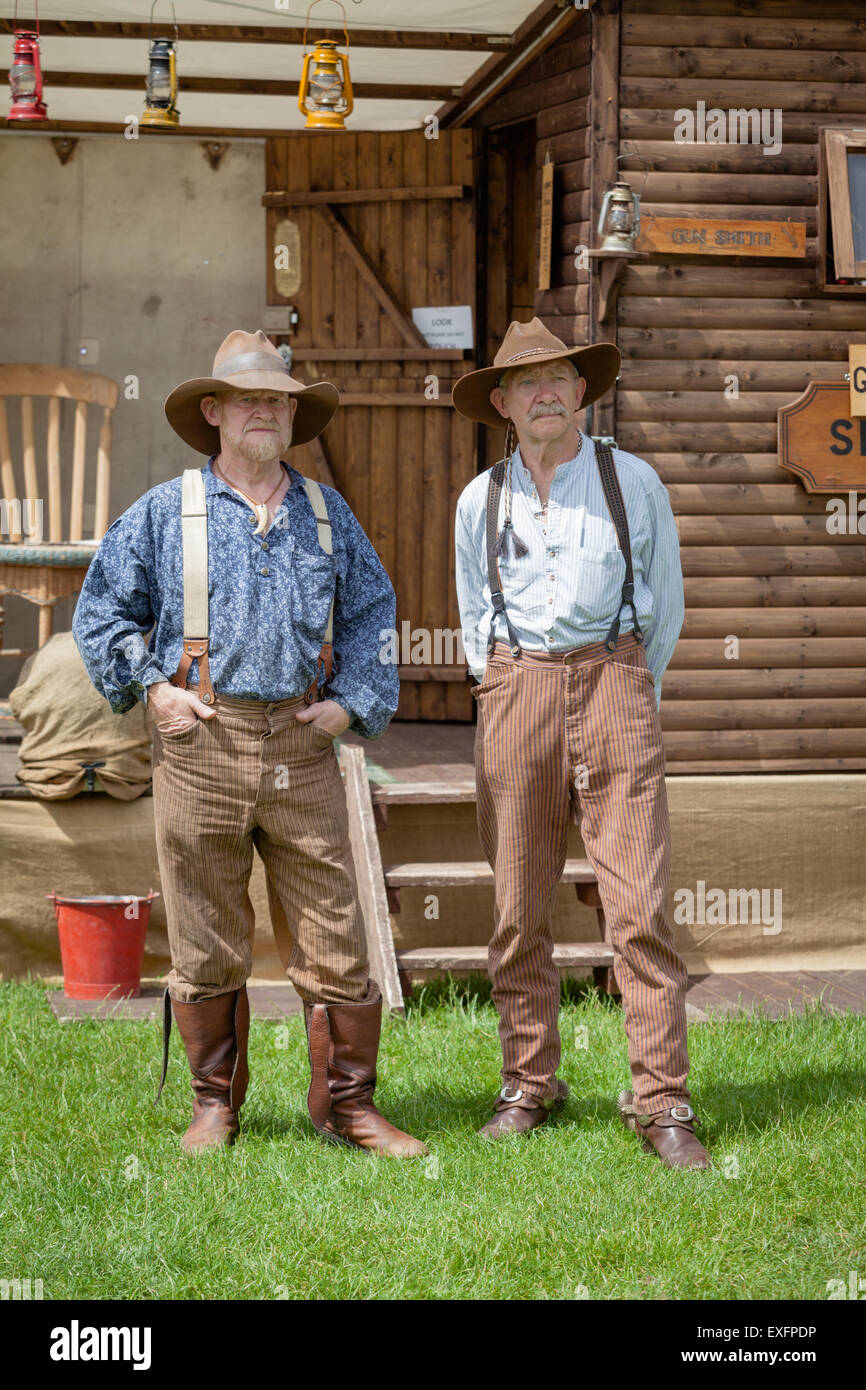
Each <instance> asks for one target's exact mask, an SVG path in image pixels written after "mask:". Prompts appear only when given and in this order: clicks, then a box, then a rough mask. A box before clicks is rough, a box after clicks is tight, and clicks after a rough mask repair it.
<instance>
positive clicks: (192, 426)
mask: <svg viewBox="0 0 866 1390" xmlns="http://www.w3.org/2000/svg"><path fill="white" fill-rule="evenodd" d="M338 403H339V394H338V392H337V389H336V387H335V386H333V385H332V384H331V383H330V382H317V383H316V384H314V385H311V386H304V385H302V384H301V382H299V381H296V380H295V379H294V378H293V377H292V376H291V374H290V372H289V369H288V367H287V365H286V363H285V361H284V359H283V358H282V356H281V355H280V354H279V353H278V352H277V350H276V348H274V347H273V346H272V344H271V343H270V341H269V339H268V338H267V337H266V336H265V334H264V333H262V332H259V333H254V334H250V333H244V332H242V331H240V330H239V331H236V332H234V333H230V334H229V335H228V337H227V338H226V339H225V341H224V342H223V343H222V345H221V347H220V348H219V350H218V352H217V354H216V358H215V359H214V364H213V371H212V373H211V376H210V377H199V378H195V379H194V380H192V381H186V382H183V383H182V384H181V385H180V386H178V387H176V388H175V390H174V391H172V392H171V394H170V395H169V397H168V399H167V400H166V403H165V413H166V416H167V418H168V421H169V424H170V425H171V426H172V428H173V429H174V430H175V432H176V433H177V434H178V435H180V437H181V439H183V441H184V442H185V443H186V444H188V445H189V446H190V447H191V448H193V449H195V450H197V451H198V452H199V453H200V454H205V455H207V456H208V462H207V465H206V466H205V467H203V468H201V469H200V470H198V469H196V470H190V471H188V473H187V474H185V475H184V477H183V479H181V478H172V479H171V480H170V481H169V482H167V483H161V484H160V485H159V486H157V487H154V488H152V489H151V490H150V492H147V493H145V495H144V496H143V497H141V498H139V500H138V501H137V502H135V503H134V504H133V505H132V506H131V507H130V508H129V509H128V511H126V512H124V513H123V515H122V516H121V517H120V518H119V519H118V520H117V521H115V522H114V524H113V525H112V526H111V527H109V529H108V531H107V532H106V534H105V537H104V539H103V541H102V543H101V545H100V547H99V551H98V552H97V555H96V556H95V558H94V560H93V562H92V564H91V566H90V568H89V570H88V572H87V577H86V579H85V582H84V587H83V589H82V591H81V597H80V598H79V601H78V606H77V608H76V610H75V617H74V620H73V633H74V635H75V640H76V642H77V643H78V647H79V650H80V652H81V655H82V658H83V660H84V663H85V665H86V667H87V670H88V672H89V674H90V678H91V680H92V681H93V683H94V685H95V686H96V688H97V690H99V691H100V693H101V694H103V695H104V696H105V698H106V699H107V700H108V702H109V704H110V705H111V707H112V709H113V710H115V711H116V712H117V713H121V714H122V713H123V712H124V711H125V710H128V709H131V708H132V706H133V705H134V703H135V701H136V700H141V701H142V702H143V703H145V704H146V705H147V708H148V709H149V710H150V711H151V712H152V715H153V720H154V726H155V727H154V767H153V799H154V820H155V825H156V838H157V850H158V854H159V866H160V876H161V880H162V882H161V887H162V892H163V896H164V900H165V906H166V915H167V919H168V933H169V945H170V948H171V958H172V969H171V972H170V974H169V977H168V989H167V990H166V993H165V1001H164V1005H165V1007H164V1022H165V1032H164V1045H163V1075H162V1080H163V1081H164V1080H165V1065H166V1062H167V1058H168V1039H169V1033H170V1028H171V1018H172V1010H173V1012H174V1018H175V1020H176V1022H177V1025H178V1028H179V1030H180V1033H181V1036H182V1038H183V1041H184V1045H185V1047H186V1051H187V1057H188V1060H189V1064H190V1070H191V1072H192V1088H193V1119H192V1123H191V1124H190V1126H189V1129H188V1130H187V1132H186V1134H185V1136H184V1139H183V1148H184V1149H185V1150H186V1151H195V1150H199V1149H203V1148H209V1147H212V1146H214V1145H221V1144H228V1143H231V1142H232V1140H233V1139H234V1138H235V1135H236V1134H237V1132H238V1127H239V1120H238V1112H239V1110H240V1107H241V1104H242V1103H243V1100H244V1096H245V1094H246V1088H247V1080H248V1064H247V1033H248V1027H249V1003H248V999H247V989H246V981H247V979H248V977H249V974H250V970H251V963H252V936H253V929H254V925H255V922H254V914H253V909H252V904H251V902H250V898H249V894H248V891H247V886H248V883H249V877H250V871H251V868H252V863H253V850H254V849H255V850H257V851H258V853H259V855H260V856H261V858H262V860H263V861H264V865H265V871H266V876H267V888H268V899H269V903H270V910H271V917H272V920H273V923H274V927H275V930H277V931H278V932H279V934H280V938H281V948H282V947H285V950H284V956H285V959H286V961H287V964H286V973H287V975H288V977H289V979H290V980H291V982H292V984H293V985H294V986H295V988H296V989H297V991H298V993H299V994H300V996H301V998H302V999H303V1001H304V1014H305V1020H306V1026H307V1039H308V1048H309V1054H310V1064H311V1070H312V1080H311V1085H310V1090H309V1094H308V1098H307V1101H308V1106H309V1110H310V1115H311V1117H312V1120H313V1123H314V1125H315V1127H316V1129H317V1130H318V1131H319V1133H321V1134H322V1135H323V1136H324V1137H326V1138H328V1139H335V1140H339V1141H342V1142H344V1143H347V1144H351V1145H353V1146H354V1147H356V1148H362V1149H367V1150H370V1151H372V1152H374V1153H378V1154H388V1155H395V1156H400V1157H414V1156H417V1155H420V1154H426V1152H427V1150H426V1148H425V1147H424V1145H423V1144H421V1143H420V1142H419V1141H418V1140H417V1139H414V1138H412V1136H411V1135H408V1134H405V1133H403V1132H402V1131H401V1130H399V1129H396V1128H395V1127H394V1126H393V1125H391V1124H389V1123H388V1121H387V1120H386V1119H384V1117H383V1116H382V1115H380V1114H379V1112H378V1110H377V1109H376V1107H375V1106H374V1105H373V1100H372V1097H373V1088H374V1086H375V1081H376V1058H377V1053H378V1046H379V1030H380V1023H381V1013H382V999H381V996H380V993H379V990H378V987H377V985H376V984H375V982H374V981H372V980H371V979H370V976H369V968H368V960H367V950H366V940H365V934H364V923H363V917H362V914H361V908H360V905H359V902H358V895H357V886H356V881H355V871H354V866H353V862H352V855H351V851H350V848H349V836H348V819H347V811H346V798H345V792H344V790H343V784H342V778H341V773H340V768H339V764H338V762H337V758H336V755H335V751H334V738H335V736H336V735H337V734H339V733H341V732H342V731H343V730H344V729H346V728H347V727H350V728H352V729H355V730H357V732H358V733H360V734H362V735H363V736H364V737H366V738H377V737H378V736H379V735H380V734H381V733H382V732H383V730H384V729H385V728H386V726H387V724H388V722H389V720H390V719H391V716H392V715H393V714H394V711H395V710H396V708H397V697H398V691H399V681H398V677H397V671H396V668H395V667H394V666H392V665H383V664H382V663H381V662H380V661H379V659H378V658H379V645H380V644H379V633H380V631H381V630H382V629H383V628H390V627H393V624H394V609H395V600H394V590H393V587H392V585H391V581H390V580H389V578H388V576H387V574H386V573H385V571H384V569H383V568H382V565H381V563H380V561H379V558H378V556H377V555H376V552H375V550H374V549H373V546H372V545H371V544H370V541H369V540H368V538H367V536H366V535H365V534H364V532H363V530H362V529H361V527H360V525H359V524H358V522H357V520H356V519H355V517H354V516H353V514H352V512H351V511H350V509H349V507H348V506H347V505H346V503H345V502H344V501H343V499H342V497H341V496H340V494H339V493H338V492H336V491H334V489H333V488H325V489H323V490H320V489H319V488H318V486H317V485H316V484H314V483H312V482H311V481H310V480H309V479H306V478H304V477H303V476H302V475H301V474H300V473H298V471H297V470H296V469H294V468H292V467H291V466H290V465H289V464H287V463H285V462H284V461H283V459H284V456H285V454H286V452H287V451H288V449H289V446H290V445H297V444H303V443H306V442H307V441H308V440H311V439H314V438H315V437H316V435H318V434H319V433H321V431H322V430H323V429H324V428H325V426H326V425H327V423H328V421H329V420H330V418H331V416H332V415H333V414H334V411H335V410H336V409H337V405H338ZM322 492H324V493H326V494H327V497H326V508H325V509H323V507H322V505H321V504H322V502H323V501H324V500H325V499H323V498H322ZM191 614H193V615H194V616H195V621H194V622H193V624H192V631H190V626H189V624H190V615H191ZM151 628H152V629H153V632H152V634H151V637H150V640H149V642H145V634H146V633H148V631H149V630H150V629H151ZM331 630H333V638H332V637H331ZM161 1090H162V1082H161V1083H160V1091H161Z"/></svg>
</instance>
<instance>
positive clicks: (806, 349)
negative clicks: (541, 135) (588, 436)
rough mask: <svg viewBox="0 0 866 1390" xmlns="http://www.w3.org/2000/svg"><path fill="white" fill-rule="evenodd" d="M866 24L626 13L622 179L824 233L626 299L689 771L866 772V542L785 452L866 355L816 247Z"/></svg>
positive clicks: (858, 86) (772, 2)
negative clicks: (821, 159)
mask: <svg viewBox="0 0 866 1390" xmlns="http://www.w3.org/2000/svg"><path fill="white" fill-rule="evenodd" d="M862 19H863V9H862V5H860V4H858V3H856V0H851V3H830V4H822V5H821V6H820V7H819V8H818V9H816V8H815V7H814V6H813V5H811V4H807V3H803V4H798V3H791V2H790V0H785V3H783V4H782V3H778V2H777V0H748V3H743V2H742V0H709V3H707V0H693V3H686V0H622V4H621V5H620V26H621V30H620V39H621V48H620V84H619V101H620V119H619V142H618V143H619V153H620V155H621V156H622V158H621V159H620V165H619V167H620V168H621V169H622V170H623V171H624V173H625V177H626V178H627V179H628V181H629V182H630V184H631V186H632V188H633V189H635V191H636V192H638V193H641V195H642V210H643V211H645V212H647V213H657V214H658V213H662V212H679V213H691V214H699V213H704V214H706V215H708V216H719V217H725V216H730V217H750V216H751V217H773V218H777V219H784V218H787V217H792V218H800V219H803V220H804V221H805V222H806V224H807V244H806V246H807V254H806V257H805V259H803V260H797V261H792V260H789V261H782V260H779V261H773V260H768V261H767V262H766V263H764V264H761V265H756V264H755V263H754V262H750V261H749V260H748V259H747V258H743V259H742V260H739V261H737V260H733V259H732V260H730V261H729V260H727V259H725V260H719V259H718V258H710V257H699V256H688V257H677V256H674V255H668V256H664V255H659V256H654V257H653V258H652V260H651V261H648V262H643V263H641V264H638V265H632V266H630V267H629V268H628V270H627V273H626V276H625V279H624V282H623V285H622V288H621V292H620V297H619V302H618V311H617V315H618V316H617V341H618V343H619V347H620V349H621V351H622V353H623V357H624V366H623V374H622V378H621V383H620V386H621V389H620V390H619V391H618V392H617V400H616V436H617V440H618V442H619V444H620V445H621V446H622V447H623V448H626V449H630V450H633V451H634V452H635V453H637V454H639V455H641V456H642V457H643V458H645V459H646V460H647V461H648V462H649V463H650V464H652V466H653V467H654V468H655V469H656V470H657V472H658V474H659V476H660V477H661V479H662V481H663V482H664V483H665V484H666V486H667V487H668V489H669V492H670V496H671V502H672V505H673V509H674V513H675V515H676V517H677V525H678V529H679V533H680V542H681V546H682V560H683V572H684V576H685V588H686V620H685V624H684V627H683V632H682V636H681V638H680V641H679V644H678V646H677V649H676V652H675V653H674V657H673V660H672V663H671V666H670V669H669V671H668V674H667V676H666V678H665V682H664V698H663V701H662V723H663V725H664V730H665V746H666V750H667V758H668V771H669V772H674V773H675V772H683V773H687V772H693V773H699V772H727V771H737V772H748V771H761V770H765V771H783V772H786V771H822V770H830V769H860V770H863V769H866V671H864V668H866V537H863V536H859V535H858V536H831V535H830V534H828V532H827V530H826V524H825V523H826V501H827V498H826V497H821V496H811V497H810V496H809V494H807V493H806V492H805V490H804V489H803V488H802V487H800V485H799V484H796V483H795V484H794V485H793V486H792V484H791V479H790V478H788V477H786V476H785V472H784V470H783V469H781V468H780V467H779V463H778V457H777V453H776V412H777V409H778V407H779V405H780V404H782V403H783V402H784V401H786V400H791V399H792V398H793V397H794V396H795V395H798V394H799V393H800V391H801V390H802V389H803V387H804V386H805V384H806V382H808V381H810V380H813V379H819V380H820V379H824V380H827V379H831V380H832V379H834V378H839V377H841V375H842V373H843V372H844V371H845V370H846V364H847V357H848V344H849V342H858V343H866V295H864V297H863V298H860V297H859V296H855V297H852V298H850V299H847V300H845V301H844V302H840V301H839V300H838V299H836V300H834V299H833V298H832V297H831V296H829V295H827V296H824V295H821V294H819V292H818V288H817V275H816V266H817V244H816V241H815V236H816V230H817V218H816V203H817V170H818V130H819V128H820V127H821V126H824V125H866V29H864V26H863V23H862ZM698 100H702V101H704V102H705V103H706V106H707V108H710V107H720V108H721V109H722V110H725V111H727V110H728V109H730V108H732V107H747V108H751V107H758V108H763V107H769V108H771V109H772V108H775V107H779V108H781V110H782V112H783V117H782V138H783V146H782V149H781V151H780V152H779V154H777V155H774V156H765V155H763V154H762V152H761V149H760V147H758V146H754V145H744V146H734V145H709V144H708V145H688V144H678V143H677V142H676V141H675V140H674V127H675V121H674V112H675V111H676V110H677V109H679V108H681V107H685V108H689V109H692V110H694V109H695V104H696V102H697V101H698ZM587 153H588V152H587ZM584 157H585V156H584ZM577 177H578V183H577V185H576V187H575V189H574V192H575V193H576V194H577V196H578V197H579V196H580V190H581V188H585V187H586V186H587V185H586V184H585V183H583V182H582V180H583V177H584V176H583V173H582V170H581V173H580V174H579V175H578V176H577ZM569 196H572V193H571V191H570V193H569ZM578 206H579V207H582V204H579V205H578ZM575 220H577V218H575ZM732 374H733V375H736V376H737V378H738V383H739V392H740V395H739V399H738V400H727V399H726V398H725V395H724V387H725V378H726V377H730V376H731V375H732ZM731 636H735V637H736V638H737V639H738V642H739V654H738V658H737V659H736V660H732V659H729V658H728V657H727V656H726V641H727V639H729V638H730V637H731Z"/></svg>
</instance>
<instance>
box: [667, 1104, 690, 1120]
mask: <svg viewBox="0 0 866 1390" xmlns="http://www.w3.org/2000/svg"><path fill="white" fill-rule="evenodd" d="M668 1113H669V1114H670V1115H672V1116H673V1118H674V1119H675V1120H693V1119H694V1118H695V1112H694V1110H693V1109H692V1107H691V1106H690V1105H688V1104H687V1103H686V1102H685V1101H683V1102H682V1104H681V1105H674V1106H672V1108H671V1109H670V1111H669V1112H668Z"/></svg>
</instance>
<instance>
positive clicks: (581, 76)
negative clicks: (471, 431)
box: [473, 11, 591, 466]
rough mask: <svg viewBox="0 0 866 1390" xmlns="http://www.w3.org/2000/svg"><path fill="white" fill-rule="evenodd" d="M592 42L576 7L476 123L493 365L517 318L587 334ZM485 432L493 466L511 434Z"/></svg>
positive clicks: (576, 335) (485, 453)
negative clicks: (544, 195) (545, 220)
mask: <svg viewBox="0 0 866 1390" xmlns="http://www.w3.org/2000/svg"><path fill="white" fill-rule="evenodd" d="M590 45H591V25H590V15H589V12H588V11H586V12H578V11H575V15H574V18H573V20H572V23H571V24H570V26H569V28H568V29H567V30H566V32H565V34H564V36H563V37H561V38H560V39H559V40H558V41H557V42H556V43H554V44H552V45H551V46H550V47H549V48H547V49H546V50H545V51H544V52H543V53H541V54H540V55H539V57H537V58H536V59H535V60H534V61H533V62H531V63H529V64H528V65H527V66H526V67H525V68H524V69H523V70H522V71H521V72H520V73H518V75H517V76H516V77H515V78H514V80H513V82H511V83H510V84H509V85H508V86H507V87H506V88H505V89H504V91H502V92H501V93H500V94H499V95H498V96H496V97H495V98H494V99H493V101H491V102H489V103H488V105H486V106H485V107H484V108H483V110H482V111H481V112H480V113H479V115H478V117H477V118H476V120H475V121H474V122H473V124H475V125H476V126H478V127H480V128H481V130H482V132H483V133H482V136H481V159H482V168H483V170H484V171H485V174H484V182H485V188H486V223H485V225H486V231H485V232H484V244H485V255H484V266H483V270H482V276H483V289H484V294H483V301H484V309H485V320H486V321H485V329H486V332H485V340H486V344H487V356H486V358H485V360H486V361H487V362H492V361H493V357H494V355H495V353H496V350H497V348H498V347H499V345H500V344H501V342H502V339H503V338H504V336H505V332H506V329H507V328H508V325H509V323H510V322H511V320H512V319H513V318H518V319H521V320H527V319H529V318H530V317H531V316H532V314H533V313H535V314H537V315H538V316H539V318H540V319H542V321H543V322H544V323H545V324H546V325H547V327H548V328H549V329H550V331H551V332H552V333H555V334H556V335H557V337H559V338H561V339H562V340H563V341H564V342H579V341H580V340H581V339H585V338H586V336H587V332H588V326H589V320H588V317H587V315H588V294H589V291H588V286H587V277H586V274H585V273H582V272H579V271H578V270H577V268H576V265H575V256H574V248H575V247H576V246H578V245H585V246H589V245H591V242H590V224H589V212H590V158H589V151H590V132H589V103H590ZM528 128H529V129H528ZM527 136H529V138H527ZM548 153H549V155H550V158H551V160H552V161H553V163H554V166H555V174H554V185H553V245H552V251H551V279H550V283H551V288H550V289H549V290H547V291H545V292H544V293H539V292H538V290H537V288H536V286H537V284H538V246H539V226H540V205H541V166H542V165H543V163H544V160H545V156H546V154H548ZM533 183H534V190H535V191H534V195H533V192H532V185H533ZM527 289H529V290H530V294H529V295H527V293H526V290H527ZM484 434H485V435H486V441H485V446H486V447H485V449H483V450H482V451H481V457H482V458H483V459H485V460H486V462H485V466H488V465H489V464H491V463H494V462H495V461H496V459H498V458H499V457H500V456H501V453H502V445H503V439H504V434H503V432H501V431H498V430H485V431H484Z"/></svg>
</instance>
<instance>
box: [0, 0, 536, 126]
mask: <svg viewBox="0 0 866 1390" xmlns="http://www.w3.org/2000/svg"><path fill="white" fill-rule="evenodd" d="M537 4H538V0H437V3H436V4H435V5H430V4H418V3H417V2H416V4H414V5H410V4H408V3H407V0H360V3H358V0H345V10H346V20H347V23H348V28H349V44H350V47H349V57H350V63H351V72H352V80H353V83H354V84H355V85H358V84H362V85H363V84H368V83H370V84H372V83H375V84H382V85H390V86H406V85H421V86H423V87H428V88H429V87H436V88H442V89H444V93H445V95H451V94H454V93H456V91H457V90H458V89H459V88H460V87H461V86H462V85H463V83H464V82H466V81H467V80H468V79H469V78H470V77H471V76H472V74H473V73H474V72H476V71H477V70H478V68H479V67H481V66H482V65H483V64H484V63H485V62H486V61H487V59H488V58H489V57H490V54H491V52H495V51H496V50H495V49H491V50H488V51H485V50H483V49H481V50H475V51H466V50H460V49H438V50H436V49H433V50H426V49H417V48H415V49H412V48H407V49H402V48H401V49H395V48H368V47H359V46H355V47H353V46H352V42H351V40H352V34H353V32H354V33H357V32H358V31H360V30H364V29H390V30H395V31H401V30H407V29H411V30H413V31H425V32H433V33H449V32H450V33H469V34H489V35H495V36H505V35H510V34H512V33H513V32H514V31H515V29H517V28H518V27H519V26H520V25H521V24H522V23H523V21H524V20H525V19H526V17H527V16H528V15H529V14H531V13H532V11H533V10H534V9H536V8H537ZM284 5H285V6H286V8H283V6H284ZM174 8H175V12H176V15H177V22H178V24H181V25H183V24H207V25H265V26H267V27H269V28H270V27H274V28H279V27H288V28H298V27H300V28H303V26H304V22H305V16H306V13H307V5H306V4H304V3H303V0H174ZM150 10H151V0H40V2H39V19H40V22H42V23H44V22H46V21H51V20H71V21H76V22H82V21H83V22H88V21H102V22H114V23H123V22H134V23H138V24H147V23H148V21H149V19H150ZM14 13H15V4H14V0H0V16H2V17H3V18H6V19H11V18H12V17H13V15H14ZM33 13H34V3H33V0H19V3H18V15H19V22H20V20H22V19H24V20H30V19H32V17H33ZM154 20H155V24H156V32H158V33H162V32H167V33H169V34H170V33H171V3H170V0H158V3H157V6H156V10H155V13H154ZM167 21H168V22H167ZM341 22H342V17H341V15H340V10H339V7H338V5H337V4H335V3H333V0H320V3H319V4H318V5H317V6H316V8H315V9H314V11H313V14H312V16H311V23H312V24H313V25H314V26H315V27H316V29H317V30H318V31H319V32H321V30H322V29H325V28H339V26H340V24H341ZM12 46H13V40H12V37H11V36H9V35H3V36H0V53H2V55H3V61H2V63H0V67H4V68H8V66H9V63H10V61H11V56H12ZM41 49H42V67H43V71H44V73H45V101H46V104H47V107H48V116H49V119H50V120H51V121H52V122H57V121H61V122H70V123H73V122H76V123H77V122H82V121H84V122H97V123H103V122H109V123H118V122H123V121H124V120H125V119H126V118H127V117H128V116H129V115H131V114H134V113H139V112H140V111H141V108H142V105H143V98H144V82H145V77H146V73H147V41H146V39H141V38H137V39H128V38H91V37H66V36H54V35H50V34H45V35H43V36H42V43H41ZM302 57H303V49H302V47H301V46H300V45H297V46H296V45H293V44H282V43H254V42H252V41H250V40H241V41H238V42H230V43H224V42H220V41H207V42H195V41H193V40H189V39H181V41H180V42H179V44H178V75H179V85H180V94H179V98H178V107H179V109H180V118H181V125H180V131H181V133H182V132H183V128H184V126H185V125H186V126H196V127H202V126H204V127H213V128H229V129H249V130H259V129H261V130H278V129H282V130H287V131H288V130H299V129H301V128H302V127H303V124H304V117H303V115H302V114H301V112H300V111H299V110H298V103H297V98H296V97H294V96H291V95H286V96H274V95H271V94H268V95H259V94H256V93H254V92H253V93H249V94H240V93H210V92H198V91H196V92H191V91H184V78H185V77H200V78H244V79H248V80H250V79H251V80H255V79H256V78H260V79H262V80H264V81H274V80H282V81H287V82H297V81H298V80H299V78H300V75H301V65H302ZM52 72H56V73H77V72H80V73H99V74H123V75H128V76H129V77H130V83H129V86H128V87H126V86H123V87H121V88H115V87H113V88H110V89H106V88H100V87H76V86H74V85H64V86H53V87H52V83H51V74H52ZM445 95H442V96H440V95H436V94H434V95H432V96H429V97H428V96H426V95H424V96H420V97H415V96H411V97H397V98H391V97H388V96H387V95H384V96H379V95H376V96H375V97H365V96H363V95H362V96H359V97H357V98H356V102H355V110H354V112H353V114H352V116H351V117H350V119H349V122H348V123H347V128H350V129H353V130H404V129H411V128H413V127H417V126H419V125H421V124H422V123H423V121H424V118H425V117H426V116H428V115H430V114H431V113H432V112H433V111H435V110H436V109H437V107H438V106H439V105H440V104H441V101H442V100H444V99H445Z"/></svg>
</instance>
